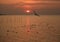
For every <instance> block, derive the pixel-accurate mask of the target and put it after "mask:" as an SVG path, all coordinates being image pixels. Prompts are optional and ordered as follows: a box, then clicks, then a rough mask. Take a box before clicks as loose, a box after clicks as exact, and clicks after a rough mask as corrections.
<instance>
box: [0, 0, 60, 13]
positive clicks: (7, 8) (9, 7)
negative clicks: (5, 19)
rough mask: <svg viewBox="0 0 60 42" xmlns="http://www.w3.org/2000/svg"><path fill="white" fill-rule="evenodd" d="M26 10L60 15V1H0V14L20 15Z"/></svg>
mask: <svg viewBox="0 0 60 42" xmlns="http://www.w3.org/2000/svg"><path fill="white" fill-rule="evenodd" d="M25 10H36V11H38V13H42V14H44V13H45V14H50V13H52V14H53V13H54V14H55V13H56V14H60V0H0V14H6V13H7V14H20V13H24V12H23V11H25Z"/></svg>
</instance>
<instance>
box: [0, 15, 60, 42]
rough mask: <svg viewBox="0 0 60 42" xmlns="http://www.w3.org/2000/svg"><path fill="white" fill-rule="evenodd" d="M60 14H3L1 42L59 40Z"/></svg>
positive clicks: (53, 41)
mask: <svg viewBox="0 0 60 42" xmlns="http://www.w3.org/2000/svg"><path fill="white" fill-rule="evenodd" d="M59 39H60V15H40V16H35V15H33V16H32V15H2V16H0V42H59V41H60V40H59Z"/></svg>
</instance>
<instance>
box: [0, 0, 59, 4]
mask: <svg viewBox="0 0 60 42" xmlns="http://www.w3.org/2000/svg"><path fill="white" fill-rule="evenodd" d="M19 2H24V3H60V1H53V0H52V1H49V0H46V1H42V0H0V4H12V3H19Z"/></svg>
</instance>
